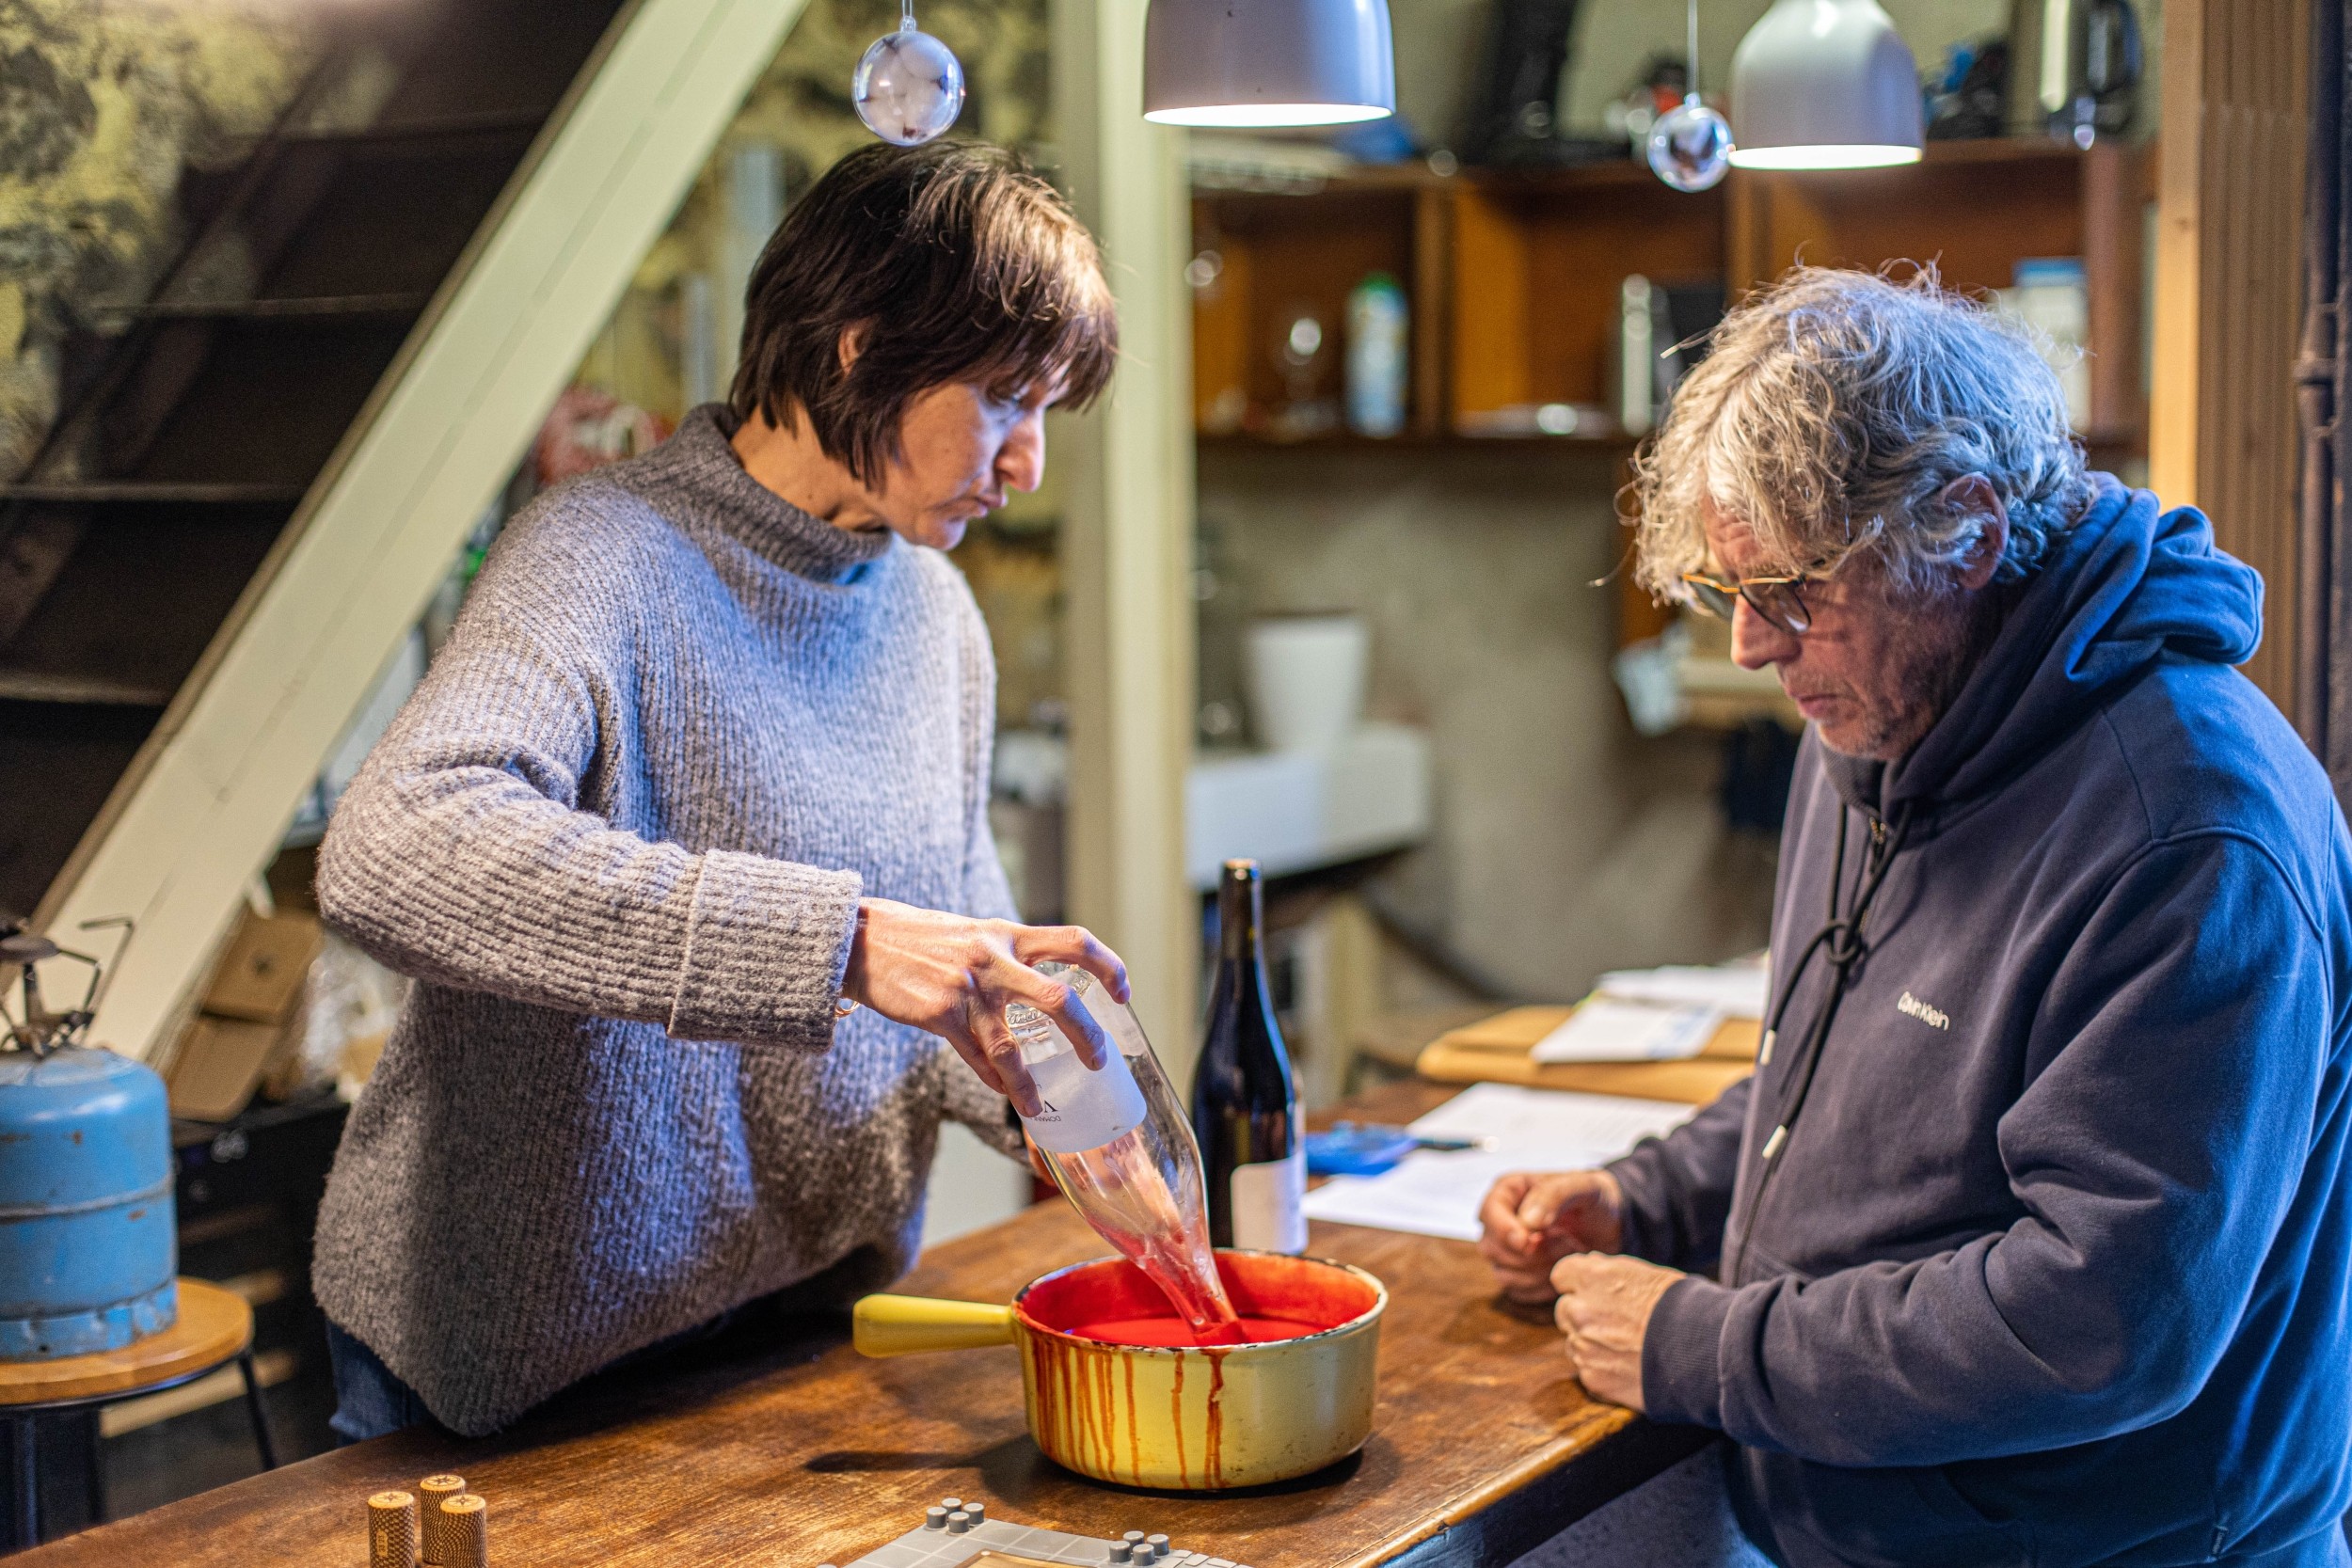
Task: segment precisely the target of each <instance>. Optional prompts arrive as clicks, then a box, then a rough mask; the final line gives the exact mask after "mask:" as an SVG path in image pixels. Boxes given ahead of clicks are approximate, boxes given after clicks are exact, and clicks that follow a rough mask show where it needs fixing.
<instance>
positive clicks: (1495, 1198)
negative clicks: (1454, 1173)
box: [1478, 1170, 1625, 1305]
mask: <svg viewBox="0 0 2352 1568" xmlns="http://www.w3.org/2000/svg"><path fill="white" fill-rule="evenodd" d="M1624 1213H1625V1191H1624V1189H1623V1188H1621V1187H1619V1186H1618V1185H1617V1179H1616V1178H1615V1177H1613V1176H1612V1175H1610V1174H1609V1173H1608V1172H1607V1171H1605V1170H1568V1171H1548V1172H1538V1171H1514V1172H1512V1173H1511V1174H1510V1175H1508V1176H1506V1177H1503V1178H1502V1180H1499V1181H1497V1182H1496V1183H1495V1184H1494V1185H1493V1186H1492V1187H1489V1188H1488V1189H1487V1190H1486V1201H1485V1202H1484V1203H1482V1204H1481V1205H1479V1210H1478V1222H1479V1224H1480V1225H1481V1226H1482V1227H1485V1231H1486V1233H1485V1234H1484V1235H1483V1236H1481V1237H1480V1238H1479V1241H1478V1250H1479V1253H1480V1254H1481V1255H1482V1256H1483V1257H1485V1259H1486V1261H1487V1263H1488V1264H1489V1265H1491V1266H1492V1267H1493V1269H1494V1271H1495V1277H1496V1279H1497V1280H1498V1281H1500V1282H1501V1284H1502V1293H1503V1294H1504V1295H1506V1296H1509V1297H1510V1298H1511V1299H1512V1300H1513V1301H1524V1302H1532V1303H1534V1304H1537V1305H1542V1304H1544V1303H1547V1302H1549V1301H1551V1300H1552V1299H1553V1298H1554V1297H1555V1296H1557V1295H1558V1294H1559V1291H1558V1290H1557V1289H1555V1287H1554V1285H1553V1283H1552V1277H1551V1266H1552V1265H1553V1264H1554V1263H1557V1262H1558V1261H1559V1260H1560V1259H1563V1258H1565V1257H1567V1256H1568V1255H1569V1254H1570V1253H1577V1252H1614V1251H1616V1250H1617V1247H1618V1245H1619V1244H1620V1243H1622V1242H1623V1241H1624V1238H1625V1226H1624V1219H1623V1216H1624Z"/></svg>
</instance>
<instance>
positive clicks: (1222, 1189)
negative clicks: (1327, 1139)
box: [1192, 861, 1307, 1252]
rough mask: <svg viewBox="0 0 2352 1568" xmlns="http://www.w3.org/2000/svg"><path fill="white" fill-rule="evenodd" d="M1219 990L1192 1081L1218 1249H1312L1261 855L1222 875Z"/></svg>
mask: <svg viewBox="0 0 2352 1568" xmlns="http://www.w3.org/2000/svg"><path fill="white" fill-rule="evenodd" d="M1216 912H1217V965H1216V989H1215V990H1214V991H1212V992H1211V994H1210V997H1209V1026H1208V1032H1207V1037H1205V1038H1204V1039H1203V1040H1202V1042H1201V1046H1200V1066H1199V1067H1198V1068H1197V1069H1195V1070H1194V1073H1193V1080H1192V1130H1193V1134H1194V1136H1195V1138H1196V1139H1197V1140H1198V1141H1199V1143H1200V1158H1201V1167H1202V1173H1203V1175H1204V1176H1205V1177H1206V1179H1207V1181H1208V1188H1209V1235H1210V1238H1211V1239H1212V1240H1213V1241H1214V1242H1215V1243H1216V1244H1217V1245H1218V1246H1236V1247H1251V1248H1256V1249H1259V1250H1261V1251H1265V1252H1301V1251H1304V1250H1305V1249H1306V1245H1307V1218H1306V1215H1305V1213H1304V1212H1302V1211H1301V1204H1302V1202H1303V1201H1304V1199H1305V1197H1306V1196H1307V1129H1306V1122H1305V1118H1304V1117H1303V1115H1302V1113H1301V1110H1300V1107H1299V1103H1298V1085H1297V1082H1296V1080H1295V1079H1294V1078H1293V1077H1292V1075H1291V1059H1290V1053H1289V1052H1288V1051H1286V1050H1284V1049H1283V1046H1282V1031H1281V1028H1280V1026H1279V1024H1277V1023H1276V1022H1274V998H1273V995H1272V993H1271V991H1270V990H1269V989H1268V987H1267V985H1266V976H1265V948H1264V942H1263V936H1262V932H1261V927H1262V925H1263V920H1264V889H1263V882H1262V880H1261V878H1260V874H1259V867H1258V863H1257V862H1256V861H1227V862H1226V863H1225V867H1224V870H1223V871H1222V872H1221V873H1220V874H1219V876H1218V878H1217V889H1216Z"/></svg>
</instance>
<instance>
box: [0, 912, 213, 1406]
mask: <svg viewBox="0 0 2352 1568" xmlns="http://www.w3.org/2000/svg"><path fill="white" fill-rule="evenodd" d="M106 926H111V927H119V928H120V929H121V930H122V931H123V932H124V940H125V941H127V940H128V936H129V928H130V922H129V921H127V920H121V919H115V920H103V921H93V922H91V923H89V924H88V925H87V926H85V927H83V928H84V929H85V930H88V929H92V928H95V927H106ZM115 956H116V958H118V959H119V958H120V957H121V949H120V947H117V949H116V952H115ZM60 958H62V959H66V960H70V961H72V962H74V963H79V964H82V965H84V966H86V967H87V970H88V971H89V991H88V994H87V995H86V996H84V997H83V998H82V1001H81V1005H80V1006H73V1007H68V1008H65V1009H63V1010H51V1009H49V1008H47V1007H44V1006H42V1004H41V995H40V971H39V968H38V966H39V965H40V964H41V963H44V962H48V961H51V960H55V959H60ZM9 969H14V970H16V971H18V974H19V978H18V979H17V982H16V984H15V985H14V986H13V987H8V986H6V985H0V1361H39V1360H47V1359H51V1358H53V1357H56V1356H63V1355H87V1354H91V1353H92V1352H96V1351H107V1350H120V1349H121V1348H122V1347H123V1346H125V1345H127V1344H129V1343H131V1342H132V1341H133V1340H134V1339H137V1338H141V1337H143V1336H145V1335H149V1334H153V1333H155V1332H157V1331H158V1330H160V1329H166V1328H169V1327H170V1326H171V1325H172V1323H174V1322H175V1321H176V1320H177V1319H178V1318H179V1316H180V1291H179V1286H178V1284H177V1282H176V1279H175V1275H177V1274H178V1272H179V1264H180V1237H179V1228H178V1227H177V1225H176V1224H175V1223H174V1209H173V1204H172V1160H171V1113H170V1111H169V1109H168V1108H167V1101H166V1098H165V1095H164V1081H163V1080H162V1079H160V1078H158V1077H156V1076H155V1074H154V1073H153V1072H151V1071H150V1070H149V1069H146V1068H144V1067H141V1066H140V1065H139V1064H138V1063H136V1062H134V1061H128V1060H125V1059H124V1058H123V1057H120V1056H118V1055H116V1054H115V1053H113V1052H111V1051H92V1050H88V1049H87V1048H85V1047H84V1046H83V1044H82V1038H83V1036H84V1033H85V1032H86V1031H87V1029H88V1028H89V1025H90V1020H91V1019H92V1017H94V1016H95V1013H96V1008H97V1006H98V999H99V997H100V995H101V994H102V991H103V987H102V985H101V978H102V976H101V972H100V966H99V962H98V960H97V959H96V958H90V957H89V956H88V955H87V954H83V953H75V952H72V951H69V950H65V949H61V948H59V947H58V946H57V945H56V943H55V942H51V941H49V940H48V939H47V938H45V937H39V936H34V935H32V934H31V933H29V932H27V931H25V930H24V928H23V927H19V926H15V925H12V924H11V925H5V926H0V974H5V973H6V971H7V970H9ZM9 990H14V991H15V992H16V994H17V996H18V997H19V998H20V999H21V1003H22V1014H21V1016H19V1015H18V1014H15V1013H11V1012H10V1011H9V1010H8V1006H7V1002H8V991H9Z"/></svg>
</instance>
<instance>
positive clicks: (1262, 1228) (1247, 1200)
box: [1232, 1148, 1307, 1252]
mask: <svg viewBox="0 0 2352 1568" xmlns="http://www.w3.org/2000/svg"><path fill="white" fill-rule="evenodd" d="M1232 1194H1233V1244H1234V1245H1235V1246H1237V1247H1249V1248H1252V1249H1254V1250H1256V1251H1259V1252H1304V1251H1306V1250H1307V1216H1306V1213H1305V1212H1304V1205H1305V1203H1306V1200H1307V1150H1306V1149H1305V1148H1295V1149H1293V1150H1292V1151H1291V1155H1290V1158H1289V1159H1287V1160H1267V1161H1264V1162H1263V1163H1261V1164H1254V1165H1235V1166H1234V1167H1233V1181H1232Z"/></svg>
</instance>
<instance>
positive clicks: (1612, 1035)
mask: <svg viewBox="0 0 2352 1568" xmlns="http://www.w3.org/2000/svg"><path fill="white" fill-rule="evenodd" d="M1723 1021H1724V1010H1723V1009H1722V1008H1721V1007H1709V1006H1683V1007H1670V1006H1662V1005H1661V1004H1659V1003H1655V1002H1621V1001H1619V1000H1618V999H1617V998H1615V997H1613V996H1591V997H1587V998H1585V1000H1584V1001H1583V1002H1582V1003H1581V1004H1580V1005H1579V1006H1578V1007H1577V1009H1576V1011H1575V1012H1574V1013H1573V1014H1571V1015H1570V1016H1569V1018H1568V1021H1567V1022H1565V1023H1563V1024H1562V1025H1560V1027H1559V1028H1557V1029H1554V1030H1553V1031H1552V1032H1551V1033H1550V1034H1549V1035H1546V1036H1545V1037H1543V1038H1542V1039H1539V1040H1537V1041H1536V1042H1535V1048H1534V1051H1533V1052H1532V1053H1531V1054H1532V1055H1534V1058H1535V1060H1537V1061H1539V1062H1678V1061H1681V1060H1682V1059H1683V1058H1685V1057H1687V1056H1695V1055H1697V1054H1698V1053H1700V1052H1702V1051H1704V1050H1706V1049H1707V1042H1708V1040H1711V1039H1713V1038H1714V1037H1715V1029H1716V1026H1717V1025H1719V1024H1721V1023H1722V1022H1723Z"/></svg>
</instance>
